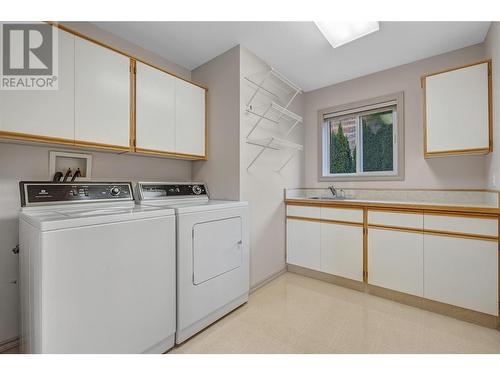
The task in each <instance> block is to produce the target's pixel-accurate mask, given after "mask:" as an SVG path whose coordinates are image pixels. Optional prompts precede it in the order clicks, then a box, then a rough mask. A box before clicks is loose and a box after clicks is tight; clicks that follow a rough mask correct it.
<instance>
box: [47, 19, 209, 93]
mask: <svg viewBox="0 0 500 375" xmlns="http://www.w3.org/2000/svg"><path fill="white" fill-rule="evenodd" d="M45 23H47V24H49V25H51V26H54V27H57V28H58V29H61V30H63V31H66V32H68V33H70V34H73V35H75V36H77V37H79V38H82V39H85V40H88V41H89V42H92V43H95V44H98V45H99V46H101V47H104V48H107V49H110V50H112V51H114V52H116V53H119V54H120V55H124V56H127V57H129V58H131V59H134V60H136V61H139V62H141V63H143V64H146V65H149V66H150V67H152V68H155V69H158V70H161V71H162V72H164V73H167V74H170V75H171V76H174V77H175V78H178V79H180V80H183V81H185V82H188V83H190V84H192V85H195V86H198V87H200V88H202V89H204V90H208V88H206V87H205V86H203V85H200V84H198V83H195V82H192V81H190V80H188V79H186V78H183V77H181V76H179V75H177V74H175V73H172V72H171V71H169V70H167V69H165V68H161V67H159V66H157V65H155V64H152V63H150V62H147V61H144V60H142V59H140V58H138V57H137V56H134V55H132V54H130V53H128V52H125V51H123V50H121V49H118V48H115V47H112V46H110V45H109V44H106V43H104V42H101V41H99V40H97V39H94V38H92V37H90V36H88V35H85V34H82V33H81V32H79V31H76V30H73V29H72V28H70V27H68V26H65V25H61V24H60V23H59V22H56V21H45Z"/></svg>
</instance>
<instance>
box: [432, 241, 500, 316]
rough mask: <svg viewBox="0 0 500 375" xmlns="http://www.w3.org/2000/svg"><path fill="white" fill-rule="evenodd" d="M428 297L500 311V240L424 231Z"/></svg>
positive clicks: (479, 308) (494, 313)
mask: <svg viewBox="0 0 500 375" xmlns="http://www.w3.org/2000/svg"><path fill="white" fill-rule="evenodd" d="M424 245H425V250H424V297H425V298H428V299H431V300H435V301H439V302H444V303H448V304H451V305H456V306H460V307H464V308H467V309H471V310H476V311H480V312H483V313H486V314H491V315H498V272H497V270H498V243H497V242H495V241H487V240H479V239H471V238H459V237H449V236H437V235H430V234H425V235H424Z"/></svg>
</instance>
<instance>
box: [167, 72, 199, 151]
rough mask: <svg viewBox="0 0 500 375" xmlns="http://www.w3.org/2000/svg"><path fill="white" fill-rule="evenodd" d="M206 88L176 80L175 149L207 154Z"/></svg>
mask: <svg viewBox="0 0 500 375" xmlns="http://www.w3.org/2000/svg"><path fill="white" fill-rule="evenodd" d="M205 116H206V115H205V89H203V88H201V87H198V86H195V85H193V84H191V83H189V82H186V81H183V80H181V79H176V81H175V150H176V152H177V153H179V154H188V155H199V156H205V137H206V134H205V131H206V130H205V121H206V119H205Z"/></svg>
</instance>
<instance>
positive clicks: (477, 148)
mask: <svg viewBox="0 0 500 375" xmlns="http://www.w3.org/2000/svg"><path fill="white" fill-rule="evenodd" d="M422 87H423V91H424V154H425V157H432V156H446V155H461V154H486V153H488V152H490V151H491V150H492V147H493V145H492V138H491V137H492V134H491V126H492V104H491V60H488V61H482V62H479V63H475V64H471V65H467V66H464V67H459V68H455V69H450V70H447V71H444V72H439V73H434V74H430V75H427V76H424V77H422Z"/></svg>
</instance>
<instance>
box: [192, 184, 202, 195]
mask: <svg viewBox="0 0 500 375" xmlns="http://www.w3.org/2000/svg"><path fill="white" fill-rule="evenodd" d="M192 190H193V193H195V194H196V195H200V194H201V186H200V185H193V188H192Z"/></svg>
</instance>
